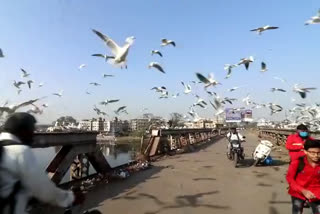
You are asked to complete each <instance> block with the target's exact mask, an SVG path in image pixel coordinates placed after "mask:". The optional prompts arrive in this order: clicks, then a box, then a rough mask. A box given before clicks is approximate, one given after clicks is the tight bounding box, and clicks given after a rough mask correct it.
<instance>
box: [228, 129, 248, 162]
mask: <svg viewBox="0 0 320 214" xmlns="http://www.w3.org/2000/svg"><path fill="white" fill-rule="evenodd" d="M227 139H228V141H229V142H228V147H227V150H228V151H227V154H228V156H230V153H231V148H232V147H231V146H232V141H237V143H239V144H240V147H241V142H244V137H243V136H242V135H241V134H240V133H239V132H237V129H236V128H231V131H230V132H229V133H228V134H227ZM241 148H242V147H241ZM242 150H243V148H242Z"/></svg>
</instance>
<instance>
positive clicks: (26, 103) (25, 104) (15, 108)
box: [13, 99, 39, 111]
mask: <svg viewBox="0 0 320 214" xmlns="http://www.w3.org/2000/svg"><path fill="white" fill-rule="evenodd" d="M38 100H39V99H34V100H29V101H27V102H23V103H21V104H19V105H17V106H15V107H14V108H13V110H14V111H16V110H18V109H19V108H22V107H25V106H28V105H32V104H33V103H35V102H37V101H38Z"/></svg>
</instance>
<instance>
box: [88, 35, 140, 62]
mask: <svg viewBox="0 0 320 214" xmlns="http://www.w3.org/2000/svg"><path fill="white" fill-rule="evenodd" d="M92 31H93V32H94V33H95V34H96V35H97V36H99V37H100V39H102V40H103V41H104V42H105V44H106V45H107V46H108V47H109V48H110V49H111V52H112V54H113V55H114V59H110V60H108V61H109V62H110V63H111V64H113V65H120V66H122V65H125V66H126V62H127V56H128V53H129V49H130V47H131V46H132V44H133V43H134V40H135V37H133V36H131V37H128V38H127V39H126V44H125V45H124V46H122V47H120V46H119V45H118V44H117V43H115V42H114V41H113V40H112V39H111V38H109V37H108V36H107V35H104V34H102V33H101V32H99V31H97V30H94V29H92Z"/></svg>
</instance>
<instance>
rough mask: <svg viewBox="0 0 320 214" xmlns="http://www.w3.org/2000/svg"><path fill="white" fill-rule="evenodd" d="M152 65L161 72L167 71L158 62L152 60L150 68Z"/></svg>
mask: <svg viewBox="0 0 320 214" xmlns="http://www.w3.org/2000/svg"><path fill="white" fill-rule="evenodd" d="M152 67H153V68H156V69H158V70H159V71H160V72H162V73H164V74H165V73H166V72H165V71H164V70H163V68H162V67H161V65H160V64H159V63H158V62H150V64H149V66H148V68H149V69H150V68H152Z"/></svg>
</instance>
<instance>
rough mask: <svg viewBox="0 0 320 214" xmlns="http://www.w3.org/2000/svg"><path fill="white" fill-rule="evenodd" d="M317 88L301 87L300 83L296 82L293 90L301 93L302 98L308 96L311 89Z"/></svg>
mask: <svg viewBox="0 0 320 214" xmlns="http://www.w3.org/2000/svg"><path fill="white" fill-rule="evenodd" d="M315 89H317V88H314V87H312V88H300V87H299V85H298V84H295V85H294V87H293V91H294V92H296V93H299V94H300V96H301V98H303V99H304V98H306V97H307V93H308V92H310V90H315Z"/></svg>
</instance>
